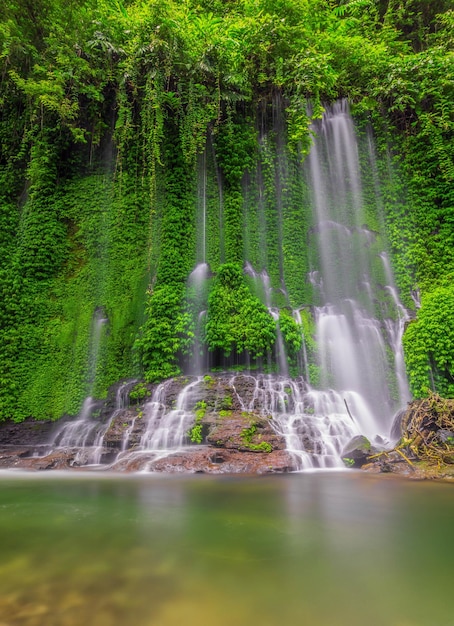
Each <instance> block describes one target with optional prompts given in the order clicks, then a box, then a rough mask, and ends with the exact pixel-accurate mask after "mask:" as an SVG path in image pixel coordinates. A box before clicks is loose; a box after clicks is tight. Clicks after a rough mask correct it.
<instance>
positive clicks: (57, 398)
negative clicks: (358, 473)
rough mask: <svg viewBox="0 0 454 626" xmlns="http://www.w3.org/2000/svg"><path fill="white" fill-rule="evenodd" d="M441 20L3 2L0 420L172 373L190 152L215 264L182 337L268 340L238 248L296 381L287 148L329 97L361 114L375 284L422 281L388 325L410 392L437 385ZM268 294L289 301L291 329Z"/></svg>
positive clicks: (444, 257) (302, 250)
mask: <svg viewBox="0 0 454 626" xmlns="http://www.w3.org/2000/svg"><path fill="white" fill-rule="evenodd" d="M453 26H454V19H453V11H452V7H451V3H450V1H449V0H434V1H433V2H427V1H426V0H402V1H401V0H389V1H381V0H380V1H379V0H350V1H348V2H347V1H339V2H335V1H334V0H333V1H332V2H331V1H330V2H318V1H317V2H301V1H300V0H281V1H279V2H277V1H276V0H254V1H252V0H245V1H244V2H239V1H236V0H235V1H232V2H228V3H225V2H224V3H222V2H213V3H207V2H197V3H196V2H193V1H192V0H188V2H184V3H177V2H175V1H174V0H163V2H160V3H155V2H152V3H150V2H146V1H145V0H137V2H127V3H123V2H121V1H120V0H115V1H112V0H96V1H95V0H87V1H85V2H81V3H69V4H68V3H66V4H65V3H63V2H61V1H60V0H49V1H47V2H45V1H44V0H36V2H34V3H33V6H32V5H31V4H30V3H25V5H24V4H23V3H20V2H15V1H13V0H7V1H6V2H5V3H4V6H3V7H2V15H1V17H0V68H1V76H2V81H1V84H0V111H1V113H0V296H1V297H0V378H1V381H2V385H1V386H0V419H5V418H12V419H15V420H22V419H24V418H25V417H27V416H30V415H32V416H34V417H37V418H45V419H56V418H58V417H59V416H61V415H62V414H64V413H70V414H75V413H77V412H78V411H79V409H80V406H81V403H82V401H83V398H84V397H85V396H86V395H88V394H94V395H96V396H98V397H102V396H105V394H106V393H107V389H108V387H109V386H110V385H111V384H113V383H114V382H116V381H118V380H120V379H121V378H124V377H128V376H132V375H134V374H136V375H137V374H140V373H141V372H145V378H146V380H148V381H151V380H153V381H154V380H156V381H157V380H162V379H163V378H166V377H168V376H172V375H175V374H177V373H178V372H179V371H180V369H181V364H182V362H183V361H184V358H186V357H187V354H188V353H189V352H190V349H191V346H192V343H193V340H194V337H193V335H194V332H195V321H194V311H193V310H192V309H191V302H190V298H189V304H188V301H187V300H186V301H185V288H186V281H187V277H188V275H189V273H190V271H191V269H192V268H193V267H194V264H195V262H196V259H197V260H199V259H200V255H197V254H196V240H197V237H196V205H197V201H196V195H197V189H196V187H197V181H196V177H195V176H194V170H195V166H196V163H197V162H199V163H200V162H201V161H200V159H202V157H203V159H204V162H205V170H203V171H202V172H201V175H202V180H205V182H204V183H203V185H200V184H199V190H198V192H199V194H200V195H201V196H203V202H204V203H205V204H204V206H205V210H206V213H207V215H206V225H205V224H204V225H203V228H205V227H206V242H205V243H206V259H204V260H206V261H207V262H209V264H210V267H211V269H212V270H213V271H215V272H217V275H216V277H215V279H214V280H213V284H212V286H211V291H210V296H209V303H208V314H207V322H206V329H205V330H206V332H205V336H203V332H202V337H201V338H200V339H201V342H202V343H203V342H205V343H206V345H207V346H208V348H209V349H210V350H211V351H218V352H219V353H221V354H223V355H229V354H235V353H236V354H237V355H241V354H246V353H248V354H249V355H250V356H251V357H252V359H261V358H262V357H264V356H266V355H267V354H268V353H270V352H271V351H272V347H273V345H274V342H275V334H276V329H275V323H274V321H273V319H272V318H271V315H270V314H269V313H268V311H267V309H266V308H265V306H264V305H263V304H262V303H261V302H260V299H261V300H262V302H266V299H265V294H264V293H261V294H259V297H256V296H253V295H252V293H251V291H250V289H249V286H251V288H252V282H253V281H252V279H251V280H249V279H248V280H249V283H251V284H250V285H249V284H248V283H247V282H246V281H245V278H244V277H243V275H242V273H241V266H242V264H243V262H244V261H245V260H247V261H249V262H250V263H251V264H252V265H253V266H254V268H256V271H257V273H260V272H261V271H262V270H265V269H266V270H267V272H268V275H269V277H270V281H271V289H270V293H269V294H266V296H267V297H269V298H270V300H271V305H272V306H278V307H279V308H280V309H281V314H280V320H279V325H280V329H281V332H282V335H283V337H284V340H285V343H286V349H287V352H288V354H289V355H290V359H292V358H295V356H296V355H297V353H298V352H299V350H300V348H301V346H302V344H301V330H302V335H303V338H304V342H305V348H306V352H307V356H308V360H309V371H310V379H311V384H317V383H316V380H317V376H318V374H317V372H318V369H317V364H316V359H315V354H316V346H315V342H314V328H313V320H312V318H311V316H310V313H309V309H308V308H307V307H310V306H311V305H313V304H316V303H314V301H313V294H312V290H311V287H310V286H309V285H307V284H306V280H305V278H306V275H307V272H308V269H309V254H308V251H307V250H306V247H305V246H306V241H307V237H308V233H309V230H310V227H311V224H310V217H309V215H308V212H307V211H308V209H307V207H308V204H309V203H308V192H307V188H306V183H305V181H304V177H303V176H301V170H300V161H301V159H304V157H305V155H306V154H307V151H308V149H309V147H310V143H311V131H310V123H311V121H312V120H313V119H314V118H318V117H320V115H321V113H322V110H323V106H322V103H323V102H328V101H332V100H334V99H336V98H338V97H347V98H348V99H349V100H350V102H351V103H352V107H353V110H354V112H355V114H356V115H357V119H358V120H359V121H360V122H361V123H362V124H363V125H364V126H365V124H366V123H371V124H372V126H373V128H374V131H375V136H376V141H377V145H378V153H377V162H378V166H377V167H378V170H377V171H378V174H377V176H378V180H377V184H379V186H380V189H381V190H382V191H381V193H382V203H383V212H384V215H383V218H380V219H381V220H382V222H383V223H384V224H385V227H386V236H387V238H388V240H389V242H390V249H391V253H392V263H393V267H394V269H395V272H396V276H397V282H398V285H399V287H400V289H401V292H402V295H403V298H404V300H405V302H406V303H407V304H409V303H410V302H411V300H410V293H411V291H417V290H420V291H421V293H422V303H423V306H422V308H421V309H420V311H419V312H418V316H417V319H416V321H414V322H412V323H410V324H409V326H408V329H407V331H406V333H405V351H406V359H407V366H408V369H409V374H410V378H411V382H412V388H413V390H414V393H416V394H417V395H420V394H422V393H424V390H425V389H426V388H428V387H433V388H435V389H437V390H438V391H440V392H441V393H445V394H452V392H453V390H452V358H453V354H454V347H453V345H452V341H451V338H450V331H449V329H450V328H451V326H452V324H451V323H450V310H451V309H449V307H448V305H447V304H446V303H451V300H452V297H451V296H452V293H451V290H450V287H449V277H450V276H452V274H453V272H454V252H453V251H454V229H453V220H454V218H453V215H454V192H453V185H452V182H453V179H454V165H453V162H454V152H453V150H454V141H453V139H454V119H453V116H452V102H453V101H454V77H453V68H454V60H453V54H454V53H453V50H454V39H453V34H452V33H453V32H454V31H453ZM308 101H310V103H311V104H310V106H308ZM198 160H199V161H198ZM204 177H205V178H204ZM202 187H203V193H202V191H201V188H202ZM368 193H371V192H370V190H368V189H366V190H365V194H368ZM371 212H372V211H371ZM371 212H369V213H371ZM367 219H368V221H370V219H371V218H370V214H368V216H367ZM380 219H378V218H377V220H378V221H380ZM197 224H198V228H199V229H200V224H199V223H198V222H197ZM380 225H381V222H380ZM198 237H199V240H200V238H201V234H200V233H198ZM256 282H257V281H256ZM248 285H249V286H248ZM255 287H256V289H257V293H258V292H259V291H260V289H259V288H257V285H255ZM283 287H285V295H284V291H283V289H282V288H283ZM262 291H263V290H262ZM198 304H199V303H198ZM289 305H290V306H292V307H294V308H297V307H298V308H300V309H301V307H305V308H304V309H301V318H302V324H301V326H302V328H301V329H300V328H299V327H298V325H297V324H296V322H295V321H294V320H293V318H292V317H291V315H290V314H289V313H288V311H287V309H286V307H288V306H289ZM449 306H450V305H449ZM198 312H200V311H198ZM100 315H102V316H104V318H105V319H106V320H107V321H106V322H105V323H104V324H103V325H102V327H100V328H98V329H97V330H96V320H97V319H98V318H99V316H100ZM97 316H98V317H97ZM98 331H99V332H98ZM133 346H135V349H133ZM271 367H273V365H272V364H271Z"/></svg>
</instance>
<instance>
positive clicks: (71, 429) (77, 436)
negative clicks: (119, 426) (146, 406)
mask: <svg viewBox="0 0 454 626" xmlns="http://www.w3.org/2000/svg"><path fill="white" fill-rule="evenodd" d="M136 382H137V381H136V380H130V381H127V382H124V383H122V384H121V385H120V386H119V387H118V389H117V391H116V394H115V408H114V410H113V412H112V413H111V414H110V416H109V418H108V419H107V420H106V421H105V422H100V421H99V420H98V419H95V418H94V416H93V412H94V410H95V408H97V407H99V406H100V404H99V402H96V401H94V400H93V399H92V398H91V397H88V398H86V399H85V401H84V404H83V406H82V410H81V412H80V414H79V416H78V418H77V419H76V420H73V421H70V422H65V423H63V424H62V425H61V426H60V427H59V428H58V430H57V431H56V432H55V434H54V435H53V437H52V440H51V442H50V444H49V445H50V446H51V447H52V448H78V449H79V451H78V452H77V454H76V456H75V457H74V464H76V465H99V464H100V463H101V459H102V456H103V454H104V452H105V449H104V437H105V434H106V433H107V431H108V430H109V427H110V425H111V424H112V422H113V421H114V420H115V418H116V417H117V416H118V415H119V414H120V413H121V412H122V411H123V410H124V409H125V408H127V406H128V398H129V392H130V391H131V388H132V387H133V386H134V385H135V384H136Z"/></svg>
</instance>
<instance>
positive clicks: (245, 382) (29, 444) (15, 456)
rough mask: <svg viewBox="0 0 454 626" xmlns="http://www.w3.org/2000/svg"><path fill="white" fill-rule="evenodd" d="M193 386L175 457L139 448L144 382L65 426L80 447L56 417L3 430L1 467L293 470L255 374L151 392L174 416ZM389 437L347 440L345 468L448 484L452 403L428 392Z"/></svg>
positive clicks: (148, 388)
mask: <svg viewBox="0 0 454 626" xmlns="http://www.w3.org/2000/svg"><path fill="white" fill-rule="evenodd" d="M191 382H196V383H197V384H194V386H193V388H192V390H191V397H190V402H189V403H188V409H189V410H188V411H187V416H186V417H188V416H189V418H188V419H189V421H187V422H185V431H184V435H185V436H184V438H183V439H184V445H181V446H179V448H178V450H177V451H175V452H174V453H162V454H161V453H159V452H156V451H155V452H151V451H150V450H149V449H147V447H146V446H143V443H142V442H143V439H144V434H145V435H146V433H147V429H148V428H149V423H150V422H149V417H148V416H147V415H148V414H147V411H149V406H150V405H149V404H148V403H149V401H150V398H151V397H153V398H155V395H153V394H154V392H155V391H156V387H155V386H153V385H146V384H144V383H138V384H135V385H134V386H133V385H132V384H129V387H128V385H127V384H126V383H125V384H124V385H123V386H124V387H125V388H126V389H127V391H128V393H129V392H130V394H129V396H130V401H129V404H128V403H124V404H126V405H127V406H126V407H125V408H122V407H121V406H118V389H115V388H113V389H112V393H111V395H110V397H109V399H108V400H107V401H106V402H104V403H101V404H96V405H95V404H94V405H93V408H92V413H91V414H90V415H89V417H88V419H87V418H84V420H85V421H82V420H81V418H72V419H68V420H67V421H66V423H67V424H68V425H74V426H75V427H76V428H75V429H74V430H75V432H76V431H77V430H78V426H79V424H77V423H76V422H77V420H78V419H79V420H81V422H80V430H83V431H84V432H85V430H84V429H87V428H88V431H87V432H88V435H87V437H86V438H85V439H84V445H81V444H80V443H79V444H78V445H77V442H76V441H73V440H72V439H71V438H62V437H61V433H62V432H63V430H62V429H64V427H65V420H64V419H63V420H61V421H60V422H58V423H54V424H53V423H50V422H35V421H33V420H27V421H25V422H23V423H21V424H14V423H7V424H1V425H0V469H7V468H15V469H25V470H30V471H32V470H50V469H58V470H62V469H73V470H79V471H83V470H86V469H97V470H100V471H102V470H113V471H118V472H136V471H151V472H165V473H208V474H238V473H241V474H270V473H284V472H290V471H292V470H294V469H295V468H296V462H295V459H294V458H293V456H292V454H290V453H289V452H287V451H286V449H285V448H286V446H285V441H284V437H283V436H281V435H279V434H278V433H277V430H278V429H276V428H275V425H274V423H273V419H272V417H271V415H267V414H266V413H264V410H263V406H264V403H263V401H259V400H258V396H259V391H260V390H258V386H257V385H258V382H257V378H254V377H253V376H246V375H237V376H231V375H225V374H220V375H216V376H205V377H204V378H203V379H200V377H199V378H198V379H194V378H193V379H191V378H187V377H180V378H176V379H172V380H169V381H167V382H166V383H165V389H164V391H165V393H163V394H161V395H159V403H158V404H159V406H160V410H161V412H162V415H166V414H168V413H170V412H172V411H174V412H175V408H176V407H177V406H179V399H181V393H182V391H183V390H184V389H185V388H187V386H188V385H189V386H191ZM282 390H285V393H284V395H285V401H286V402H288V404H289V407H288V408H289V411H291V410H292V406H291V404H292V402H293V400H292V398H291V394H290V393H289V390H288V389H287V388H286V387H285V386H283V387H282ZM261 392H263V389H262V390H261ZM267 393H268V391H267ZM116 396H117V401H115V397H116ZM262 400H263V398H262ZM265 404H266V403H265ZM245 406H247V407H248V409H247V410H245V408H244V407H245ZM158 419H163V418H162V417H159V416H158ZM185 419H186V418H185ZM100 434H102V437H101V444H100V445H98V444H97V443H96V442H99V440H100V437H99V435H100ZM302 436H303V437H304V435H302ZM59 437H60V438H59ZM395 439H398V443H397V444H396V446H395V447H394V448H393V449H391V450H390V449H383V446H381V447H379V448H376V447H373V446H372V445H371V444H370V442H369V441H368V440H367V439H366V438H365V437H362V436H358V437H355V438H353V439H352V440H351V441H350V442H349V443H348V445H347V446H346V447H345V448H344V450H343V452H342V458H343V460H344V463H345V465H346V466H347V467H352V468H357V469H361V470H364V471H367V472H372V473H386V474H397V475H402V476H405V477H408V478H416V479H422V478H446V479H452V478H454V400H445V399H442V398H440V397H438V396H436V395H432V396H430V397H429V398H427V399H424V400H418V401H415V402H412V403H411V404H409V405H408V408H407V410H406V411H404V412H402V414H401V415H400V416H399V419H398V420H397V421H396V428H395ZM375 443H377V442H375ZM378 444H379V445H380V442H378ZM313 445H314V443H313V442H311V441H310V439H309V437H307V438H306V439H304V446H305V449H306V450H307V452H309V453H311V452H313V450H312V449H311V446H313Z"/></svg>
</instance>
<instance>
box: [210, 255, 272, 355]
mask: <svg viewBox="0 0 454 626" xmlns="http://www.w3.org/2000/svg"><path fill="white" fill-rule="evenodd" d="M274 340H275V325H274V321H273V318H272V317H271V315H270V314H269V313H268V311H267V310H266V308H265V306H264V305H263V304H262V303H261V302H260V301H259V300H258V299H257V298H255V297H254V296H253V295H252V294H251V292H250V291H249V289H248V288H247V286H246V283H245V281H244V277H243V274H242V271H241V268H240V267H239V266H238V265H235V264H233V263H226V264H225V265H223V266H221V267H220V268H219V270H218V273H217V276H216V279H215V282H214V285H213V289H212V291H211V293H210V296H209V300H208V317H207V324H206V341H207V344H208V347H209V349H210V350H215V349H219V350H222V351H223V352H224V353H225V354H226V355H229V354H230V353H231V352H232V351H235V352H236V353H238V354H241V353H243V352H244V351H247V352H248V353H249V354H250V355H251V357H252V358H257V357H261V356H264V355H265V354H266V353H267V351H269V350H270V349H271V347H272V345H273V343H274Z"/></svg>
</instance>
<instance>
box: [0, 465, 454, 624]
mask: <svg viewBox="0 0 454 626" xmlns="http://www.w3.org/2000/svg"><path fill="white" fill-rule="evenodd" d="M452 495H453V492H452V485H449V484H443V483H428V482H424V483H421V482H405V481H400V480H397V479H395V478H393V477H383V476H381V477H374V476H366V475H363V474H360V473H356V472H325V473H312V474H311V473H306V474H294V475H287V476H275V477H267V478H244V477H243V478H232V477H223V478H210V477H207V476H195V477H194V476H193V477H185V478H175V477H173V478H171V477H166V478H163V477H158V476H152V475H134V476H132V475H130V476H115V475H103V476H99V477H98V476H93V474H90V475H89V474H84V473H80V474H78V475H76V476H75V475H74V474H72V475H71V476H69V475H65V474H58V473H53V474H47V475H46V476H43V475H39V476H38V475H34V476H30V475H26V474H14V473H5V474H3V475H2V477H1V484H0V537H1V543H2V549H1V555H2V558H1V561H0V623H1V624H2V626H3V625H9V626H19V625H20V626H41V625H42V626H44V625H46V626H67V625H74V626H76V625H77V626H80V625H81V624H84V625H86V626H89V625H92V624H93V625H95V624H96V626H120V625H126V624H127V625H130V624H134V625H135V626H148V625H153V626H177V625H178V626H181V625H182V624H185V625H187V626H196V625H197V626H203V625H205V624H216V625H217V626H227V625H228V626H233V625H234V626H249V625H252V624H261V625H263V626H276V625H280V626H284V625H294V624H299V625H302V626H306V625H307V626H309V625H311V626H313V625H317V626H363V625H364V624H368V626H451V625H452V624H453V623H454V622H453V611H452V562H453V557H454V547H453V543H452V524H453V521H454V498H453V497H452Z"/></svg>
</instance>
